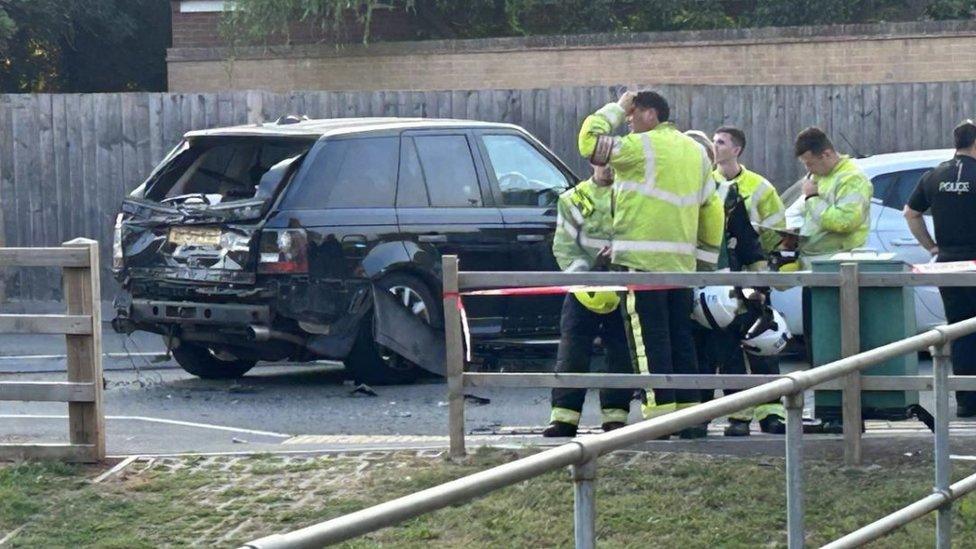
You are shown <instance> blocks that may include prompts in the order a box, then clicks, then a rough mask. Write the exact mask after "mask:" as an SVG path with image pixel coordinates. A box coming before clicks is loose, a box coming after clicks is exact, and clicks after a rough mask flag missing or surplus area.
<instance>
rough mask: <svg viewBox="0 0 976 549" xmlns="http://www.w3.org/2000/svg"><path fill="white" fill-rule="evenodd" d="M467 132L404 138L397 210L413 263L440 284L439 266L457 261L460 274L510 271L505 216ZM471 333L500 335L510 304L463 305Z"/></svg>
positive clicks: (471, 301)
mask: <svg viewBox="0 0 976 549" xmlns="http://www.w3.org/2000/svg"><path fill="white" fill-rule="evenodd" d="M472 139H473V137H472V136H471V134H470V132H467V131H465V130H451V131H443V130H438V131H410V132H406V133H404V134H403V137H402V140H401V145H400V147H401V152H400V171H399V178H398V184H397V200H396V204H397V207H396V210H397V217H398V219H399V228H400V233H401V236H402V237H403V239H404V242H405V245H406V246H407V252H408V255H409V256H410V257H411V261H412V262H413V263H414V264H416V265H419V266H421V268H422V269H424V270H427V271H428V272H433V273H434V275H435V276H437V277H439V276H440V269H441V258H442V257H443V256H445V255H456V256H458V262H459V266H460V268H461V270H465V271H497V270H501V269H502V268H503V266H504V265H506V264H507V263H508V243H507V241H506V234H505V226H504V223H503V221H502V215H501V212H500V211H499V210H498V208H497V207H495V205H494V201H493V200H492V198H491V195H490V192H489V190H488V186H487V183H486V182H484V181H483V176H479V173H481V171H482V170H480V169H479V165H478V164H477V163H476V160H475V155H474V154H473V151H474V150H476V148H475V146H474V143H473V142H472ZM464 304H465V309H466V312H467V315H468V320H469V324H470V328H471V331H472V333H475V334H477V335H497V334H498V333H500V332H501V330H502V319H503V318H504V316H505V299H504V298H499V297H466V298H464Z"/></svg>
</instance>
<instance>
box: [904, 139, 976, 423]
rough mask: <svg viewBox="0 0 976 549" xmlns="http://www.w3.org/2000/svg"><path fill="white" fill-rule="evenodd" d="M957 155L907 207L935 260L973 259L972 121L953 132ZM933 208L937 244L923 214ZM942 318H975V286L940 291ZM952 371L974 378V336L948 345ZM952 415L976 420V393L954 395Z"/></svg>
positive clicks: (975, 154)
mask: <svg viewBox="0 0 976 549" xmlns="http://www.w3.org/2000/svg"><path fill="white" fill-rule="evenodd" d="M952 135H953V138H954V139H955V145H956V155H955V157H953V158H952V160H948V161H946V162H943V163H942V164H939V165H938V166H936V167H935V168H933V169H932V170H930V171H929V172H927V173H926V174H925V175H923V176H922V179H921V180H919V182H918V187H916V188H915V192H913V193H912V196H911V197H910V198H909V199H908V204H906V205H905V219H906V220H907V221H908V228H909V229H910V230H911V231H912V234H913V235H915V238H916V239H918V242H919V244H921V245H922V246H923V247H924V248H925V249H927V250H928V251H929V252H930V253H931V254H932V255H933V256H936V261H937V262H946V261H971V260H976V123H974V122H973V121H972V120H966V121H965V122H963V123H962V124H959V125H958V126H956V128H955V129H954V130H953V131H952ZM930 209H931V210H932V223H933V224H934V225H935V240H932V236H931V235H929V231H928V228H927V227H926V226H925V219H924V218H923V217H922V214H923V213H925V212H926V211H928V210H930ZM939 293H940V294H941V295H942V303H943V304H944V305H945V313H946V320H947V321H948V322H950V323H952V322H959V321H961V320H966V319H967V318H972V317H974V316H976V288H939ZM952 370H953V372H954V373H955V374H956V375H974V374H976V334H970V335H968V336H965V337H961V338H959V339H956V340H955V341H953V342H952ZM956 415H957V416H958V417H976V391H959V392H957V393H956Z"/></svg>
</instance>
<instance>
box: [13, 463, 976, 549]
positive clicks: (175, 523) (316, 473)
mask: <svg viewBox="0 0 976 549" xmlns="http://www.w3.org/2000/svg"><path fill="white" fill-rule="evenodd" d="M521 455H525V452H515V451H509V450H483V451H479V452H478V453H477V454H475V455H473V456H471V457H470V458H468V459H466V460H464V461H462V462H457V463H454V462H450V461H446V460H441V459H429V458H425V459H421V458H417V457H415V456H412V455H410V454H405V453H404V454H397V455H394V456H392V457H388V458H385V459H378V460H370V461H369V462H368V463H367V462H365V461H358V460H351V459H336V458H309V459H307V460H292V461H286V460H282V459H280V458H277V457H273V456H259V457H256V458H251V459H244V460H236V461H227V460H224V461H221V460H200V461H197V462H196V463H195V464H193V465H192V466H190V467H182V468H179V467H174V466H172V464H170V465H167V466H157V467H154V468H153V469H151V470H149V471H147V472H146V473H143V474H140V475H135V474H131V473H130V474H128V475H127V476H126V475H123V477H121V478H116V479H110V480H108V481H106V482H105V483H102V484H97V485H95V484H91V483H90V482H88V479H90V478H92V477H94V476H95V475H97V474H98V473H99V472H100V471H95V470H91V469H82V468H74V467H69V466H64V465H58V464H17V465H11V466H6V467H3V466H0V538H2V537H3V535H5V534H6V533H7V532H9V531H11V530H13V529H15V528H17V527H19V526H21V525H25V524H26V527H25V528H24V529H23V530H22V531H21V532H20V533H19V534H18V535H17V536H16V537H14V538H13V540H12V541H11V542H9V546H11V547H84V546H97V547H109V548H112V547H118V548H122V547H125V548H130V547H157V546H184V545H201V546H215V547H236V546H239V545H240V544H241V543H243V542H245V541H248V540H250V539H253V538H255V537H260V536H263V535H267V534H270V533H274V532H282V531H287V530H291V529H294V528H299V527H302V526H306V525H308V524H312V523H315V522H318V521H320V520H324V519H327V518H330V517H335V516H338V515H341V514H343V513H347V512H350V511H354V510H357V509H361V508H363V507H365V506H367V505H370V504H373V503H379V502H382V501H385V500H388V499H390V498H393V497H396V496H400V495H405V494H408V493H411V492H414V491H416V490H419V489H423V488H426V487H429V486H433V485H435V484H438V483H441V482H445V481H447V480H451V479H455V478H458V477H461V476H464V475H467V474H470V473H473V472H475V471H479V470H483V469H485V468H487V467H490V466H492V465H497V464H500V463H504V462H507V461H510V460H512V459H515V458H517V457H519V456H521ZM182 465H186V462H184V463H183V464H182ZM956 469H957V475H956V476H957V477H959V476H963V475H964V474H968V473H970V472H972V471H971V470H970V469H971V468H967V467H966V466H965V465H961V464H957V465H956ZM806 471H807V481H808V484H807V494H806V498H807V529H808V532H809V535H808V539H807V543H808V545H809V546H818V545H821V544H823V543H825V542H827V541H829V540H831V539H834V538H836V537H839V536H840V535H843V534H845V533H847V532H850V531H852V530H854V529H856V528H858V527H860V526H863V525H864V524H867V523H868V522H870V521H871V520H874V519H876V518H879V517H880V516H882V515H884V514H887V513H889V512H891V511H894V510H895V509H897V508H899V507H901V506H903V505H905V504H907V503H909V502H911V501H914V500H915V499H917V498H919V497H921V496H923V495H925V494H927V493H928V492H929V490H930V489H931V488H930V483H931V477H932V471H931V465H930V464H928V463H922V464H920V463H896V464H891V465H885V466H882V467H868V468H863V469H846V468H843V467H841V466H840V465H838V464H835V463H822V462H808V463H806ZM598 474H599V477H598V481H597V529H598V540H599V544H600V546H601V547H641V546H643V547H668V546H684V547H780V546H783V545H784V544H785V541H786V533H785V527H786V524H785V516H784V506H785V496H784V493H783V482H784V477H783V462H782V460H779V459H773V458H758V459H741V458H728V457H709V456H696V455H682V454H634V453H624V454H614V455H611V456H607V457H604V458H602V459H601V460H600V467H599V473H598ZM571 486H572V485H571V483H570V481H569V477H568V474H567V473H566V472H564V471H559V472H556V473H551V474H548V475H545V476H543V477H539V478H537V479H534V480H532V481H529V482H524V483H521V484H518V485H516V486H512V487H509V488H506V489H503V490H500V491H498V492H495V493H494V494H492V495H490V496H488V497H486V498H482V499H480V500H478V501H475V502H473V503H471V504H468V505H462V506H458V507H451V508H448V509H443V510H441V511H438V512H436V513H433V514H430V515H427V516H425V517H421V518H418V519H414V520H411V521H408V522H406V523H404V524H402V525H399V526H396V527H392V528H387V529H385V530H381V531H378V532H374V533H373V534H370V535H369V536H367V537H364V538H360V539H357V540H353V541H350V542H348V543H346V544H345V546H346V547H350V548H359V547H376V546H387V547H393V546H396V547H416V548H421V547H571V546H572V540H573V525H572V510H573V498H572V488H571ZM955 516H956V523H955V545H956V546H957V547H974V546H976V498H972V497H971V498H969V499H966V500H963V501H962V502H961V503H960V504H957V505H956V513H955ZM933 528H934V518H933V517H932V516H929V517H926V518H925V519H922V520H921V521H917V522H915V523H913V524H912V525H910V526H909V527H907V528H905V529H903V530H901V531H899V532H897V533H896V534H894V535H892V536H889V537H888V538H885V539H884V540H882V541H881V542H878V543H876V544H875V545H874V546H875V547H893V548H894V547H898V548H902V547H928V546H931V545H932V544H933Z"/></svg>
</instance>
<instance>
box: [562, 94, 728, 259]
mask: <svg viewBox="0 0 976 549" xmlns="http://www.w3.org/2000/svg"><path fill="white" fill-rule="evenodd" d="M623 118H624V111H623V109H622V108H621V107H620V106H619V105H617V104H616V103H610V104H608V105H606V106H604V107H603V108H601V109H600V110H598V111H597V112H596V113H595V114H592V115H590V116H588V117H587V118H586V120H584V121H583V127H582V128H581V129H580V134H579V150H580V154H582V155H583V156H585V157H586V158H589V159H590V161H591V162H592V163H594V164H597V165H603V164H610V165H611V166H612V167H613V169H614V171H615V181H614V184H613V193H614V194H613V197H614V212H613V243H612V244H611V250H612V261H613V263H614V264H615V265H620V266H623V267H628V268H632V269H636V270H639V271H658V272H660V271H678V272H691V271H694V270H695V269H696V259H697V260H698V266H699V267H701V268H702V269H709V268H714V265H715V264H716V263H717V262H718V250H719V246H720V245H721V243H722V233H723V231H724V227H725V212H724V211H723V208H722V204H721V202H720V201H719V199H718V196H717V195H716V194H715V182H714V180H713V179H712V167H711V162H710V161H709V159H708V154H707V153H706V152H705V149H704V147H702V146H701V145H699V144H698V143H697V142H695V140H693V139H692V138H690V137H688V136H686V135H684V134H683V133H681V132H680V131H678V129H677V128H675V127H674V125H673V124H670V123H662V124H659V125H658V126H657V127H655V128H654V129H653V130H651V131H648V132H643V133H630V134H628V135H625V136H623V137H616V136H612V135H610V133H611V132H613V130H614V128H616V127H617V126H618V125H619V124H620V123H621V122H622V121H623Z"/></svg>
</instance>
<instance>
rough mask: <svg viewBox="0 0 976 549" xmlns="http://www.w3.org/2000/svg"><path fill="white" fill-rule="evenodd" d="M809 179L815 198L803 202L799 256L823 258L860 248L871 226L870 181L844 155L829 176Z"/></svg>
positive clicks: (871, 191) (872, 191)
mask: <svg viewBox="0 0 976 549" xmlns="http://www.w3.org/2000/svg"><path fill="white" fill-rule="evenodd" d="M813 179H814V181H816V182H817V193H818V195H817V196H811V197H809V198H807V199H806V200H805V201H804V203H803V226H802V227H800V255H801V256H807V257H809V256H815V255H826V254H833V253H837V252H845V251H850V250H853V249H854V248H858V247H860V246H863V245H864V243H865V242H866V241H867V238H868V228H869V227H870V225H871V216H870V213H871V195H872V194H873V193H874V186H873V185H872V184H871V180H870V179H868V178H867V176H866V175H864V173H863V172H861V170H860V169H859V168H858V167H857V166H856V165H855V164H854V161H853V160H851V159H850V157H848V156H846V155H845V156H842V157H841V160H840V162H838V163H837V165H836V166H834V169H833V170H831V171H830V173H829V174H827V175H825V176H814V178H813Z"/></svg>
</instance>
